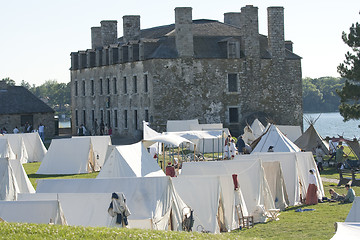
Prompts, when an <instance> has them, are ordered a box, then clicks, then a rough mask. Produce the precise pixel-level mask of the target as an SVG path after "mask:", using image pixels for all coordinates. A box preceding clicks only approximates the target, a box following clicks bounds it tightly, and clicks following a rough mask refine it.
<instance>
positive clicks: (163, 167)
mask: <svg viewBox="0 0 360 240" xmlns="http://www.w3.org/2000/svg"><path fill="white" fill-rule="evenodd" d="M163 153H164V154H163V162H164V164H163V166H161V168H162V169H163V170H165V143H163Z"/></svg>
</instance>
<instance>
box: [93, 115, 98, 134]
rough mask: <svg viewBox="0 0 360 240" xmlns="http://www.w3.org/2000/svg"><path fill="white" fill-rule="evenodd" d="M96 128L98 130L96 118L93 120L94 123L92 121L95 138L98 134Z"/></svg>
mask: <svg viewBox="0 0 360 240" xmlns="http://www.w3.org/2000/svg"><path fill="white" fill-rule="evenodd" d="M98 128H99V124H98V122H97V118H95V121H94V135H95V136H96V135H97V134H98V132H97V131H98Z"/></svg>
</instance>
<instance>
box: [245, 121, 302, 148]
mask: <svg viewBox="0 0 360 240" xmlns="http://www.w3.org/2000/svg"><path fill="white" fill-rule="evenodd" d="M270 146H273V150H274V152H300V151H301V149H300V148H299V147H298V146H296V145H295V144H294V143H293V142H292V141H290V139H289V138H287V137H286V136H285V135H284V134H283V133H282V132H281V131H280V130H279V129H278V128H277V127H276V126H275V125H274V124H272V125H271V126H270V127H269V129H268V130H267V131H266V133H264V134H263V135H262V136H261V139H260V141H258V143H257V144H256V147H255V148H254V149H253V151H252V152H251V154H253V153H256V152H267V151H268V149H269V147H270Z"/></svg>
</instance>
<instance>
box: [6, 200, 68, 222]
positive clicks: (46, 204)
mask: <svg viewBox="0 0 360 240" xmlns="http://www.w3.org/2000/svg"><path fill="white" fill-rule="evenodd" d="M0 218H1V219H3V220H5V221H7V222H20V223H37V224H40V223H43V224H48V223H53V224H60V225H67V224H66V220H65V218H64V216H63V213H62V210H61V207H60V204H59V201H57V200H52V201H0Z"/></svg>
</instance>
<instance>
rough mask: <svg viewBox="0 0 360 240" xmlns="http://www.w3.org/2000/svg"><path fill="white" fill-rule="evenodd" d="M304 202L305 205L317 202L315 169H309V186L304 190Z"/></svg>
mask: <svg viewBox="0 0 360 240" xmlns="http://www.w3.org/2000/svg"><path fill="white" fill-rule="evenodd" d="M305 203H306V204H307V205H314V204H318V197H317V180H316V177H315V170H314V169H310V170H309V186H308V189H307V192H306V199H305Z"/></svg>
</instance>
